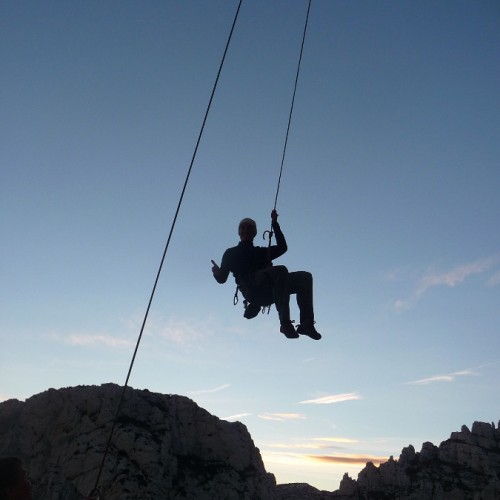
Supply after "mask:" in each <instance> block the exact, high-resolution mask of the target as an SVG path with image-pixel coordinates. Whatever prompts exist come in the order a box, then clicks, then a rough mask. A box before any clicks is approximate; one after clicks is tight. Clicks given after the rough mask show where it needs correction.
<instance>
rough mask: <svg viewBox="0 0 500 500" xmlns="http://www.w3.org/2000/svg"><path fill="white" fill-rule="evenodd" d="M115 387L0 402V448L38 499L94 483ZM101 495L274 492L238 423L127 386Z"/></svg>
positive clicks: (119, 498) (146, 499)
mask: <svg viewBox="0 0 500 500" xmlns="http://www.w3.org/2000/svg"><path fill="white" fill-rule="evenodd" d="M121 391H122V389H121V388H120V387H118V386H116V385H112V384H106V385H103V386H100V387H74V388H67V389H60V390H54V389H50V390H48V391H46V392H43V393H41V394H38V395H36V396H33V397H31V398H29V399H28V400H26V402H24V403H23V402H20V401H17V400H9V401H5V402H4V403H1V404H0V455H6V454H15V455H17V456H19V457H20V458H21V459H23V460H24V461H25V462H26V464H27V466H28V469H29V474H30V477H31V479H32V483H33V486H34V498H36V499H37V500H55V499H61V500H63V499H64V500H77V499H78V500H81V499H82V497H83V496H84V495H87V494H88V493H89V492H90V490H91V489H92V488H93V486H94V484H95V481H96V478H97V473H98V469H99V466H100V464H101V461H102V456H103V451H104V449H105V446H106V442H107V439H108V436H109V432H110V428H111V424H112V421H113V419H114V415H115V412H116V407H117V402H118V400H119V397H120V395H121ZM100 489H101V492H102V494H103V498H104V499H105V500H139V499H140V500H159V499H180V498H185V499H193V500H213V499H228V500H230V499H234V500H239V499H249V500H250V499H252V500H253V499H268V498H269V499H274V498H275V492H276V482H275V479H274V476H272V475H271V474H268V473H267V472H266V470H265V469H264V464H263V462H262V459H261V456H260V453H259V450H258V449H257V448H256V447H255V445H254V443H253V441H252V439H251V437H250V434H249V433H248V431H247V429H246V427H245V426H244V425H243V424H241V423H239V422H234V423H231V422H227V421H224V420H220V419H218V418H217V417H214V416H212V415H210V414H209V413H208V412H207V411H205V410H203V409H202V408H200V407H199V406H198V405H196V403H194V402H193V401H191V400H190V399H188V398H186V397H182V396H172V395H162V394H155V393H152V392H149V391H139V390H134V389H128V390H127V392H126V397H125V400H124V404H123V407H122V409H121V412H120V416H119V418H118V421H117V426H116V428H115V432H114V437H113V442H112V446H111V448H110V452H109V454H108V457H107V459H106V463H105V467H104V471H103V474H102V477H101V481H100Z"/></svg>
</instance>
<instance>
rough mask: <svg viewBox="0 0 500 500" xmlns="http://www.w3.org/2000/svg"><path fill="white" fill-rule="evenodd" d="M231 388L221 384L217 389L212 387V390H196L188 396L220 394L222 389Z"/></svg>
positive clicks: (228, 385)
mask: <svg viewBox="0 0 500 500" xmlns="http://www.w3.org/2000/svg"><path fill="white" fill-rule="evenodd" d="M228 387H231V386H230V384H222V385H219V386H218V387H214V388H213V389H198V390H196V391H189V394H194V395H199V394H213V393H214V392H220V391H223V390H224V389H227V388H228Z"/></svg>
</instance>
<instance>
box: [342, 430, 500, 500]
mask: <svg viewBox="0 0 500 500" xmlns="http://www.w3.org/2000/svg"><path fill="white" fill-rule="evenodd" d="M332 498H335V499H336V500H364V499H366V500H371V499H380V500H382V499H391V500H423V499H425V500H468V499H470V500H499V499H500V422H499V425H498V427H497V428H496V429H495V424H493V423H492V424H487V423H482V422H474V424H473V425H472V430H469V429H468V428H467V427H466V426H465V425H464V426H462V430H461V432H453V433H452V434H451V437H450V439H448V440H447V441H443V442H442V443H441V444H440V446H439V447H437V446H434V445H433V444H432V443H429V442H427V443H424V444H423V445H422V450H421V451H420V453H416V452H415V449H414V448H413V446H411V445H410V446H408V447H407V448H404V449H403V451H402V452H401V455H400V457H399V460H397V461H396V460H394V459H393V458H392V457H391V458H390V459H389V461H387V462H385V463H383V464H380V466H379V467H375V466H374V465H373V464H371V463H368V464H367V465H366V467H365V468H364V469H363V470H362V471H361V472H360V473H359V474H358V480H357V481H354V480H353V479H351V478H350V477H349V476H348V475H347V474H345V475H344V478H343V479H342V481H341V483H340V488H339V490H338V491H337V492H335V493H334V494H333V495H332Z"/></svg>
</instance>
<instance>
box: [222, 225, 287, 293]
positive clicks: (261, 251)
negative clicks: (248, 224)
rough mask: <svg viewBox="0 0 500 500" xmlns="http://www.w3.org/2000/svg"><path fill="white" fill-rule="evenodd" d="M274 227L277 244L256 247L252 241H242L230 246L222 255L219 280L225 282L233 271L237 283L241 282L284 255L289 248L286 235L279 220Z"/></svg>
mask: <svg viewBox="0 0 500 500" xmlns="http://www.w3.org/2000/svg"><path fill="white" fill-rule="evenodd" d="M272 228H273V232H274V235H275V237H276V245H271V246H270V247H256V246H254V244H253V242H252V241H240V242H239V243H238V245H237V246H235V247H231V248H228V249H227V250H226V251H225V252H224V255H223V256H222V262H221V265H220V274H219V279H217V281H218V282H219V283H225V282H226V280H227V277H228V276H229V273H230V272H231V273H233V276H234V278H235V280H236V283H237V284H239V283H240V282H241V281H242V280H244V279H245V278H246V277H248V276H249V275H251V273H254V272H255V271H258V270H260V269H264V268H266V267H268V266H270V265H272V264H271V261H273V260H274V259H277V258H278V257H280V256H281V255H283V254H284V253H285V252H286V251H287V250H288V247H287V244H286V240H285V236H284V235H283V233H282V231H281V228H280V225H279V224H278V222H273V224H272Z"/></svg>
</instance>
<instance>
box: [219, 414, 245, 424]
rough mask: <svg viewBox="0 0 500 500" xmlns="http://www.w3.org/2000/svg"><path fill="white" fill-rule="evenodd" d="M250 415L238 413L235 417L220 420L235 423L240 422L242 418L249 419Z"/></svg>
mask: <svg viewBox="0 0 500 500" xmlns="http://www.w3.org/2000/svg"><path fill="white" fill-rule="evenodd" d="M251 415H252V414H251V413H238V414H237V415H230V416H229V417H222V418H221V420H229V421H231V422H232V421H235V420H241V419H242V418H245V417H250V416H251Z"/></svg>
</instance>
